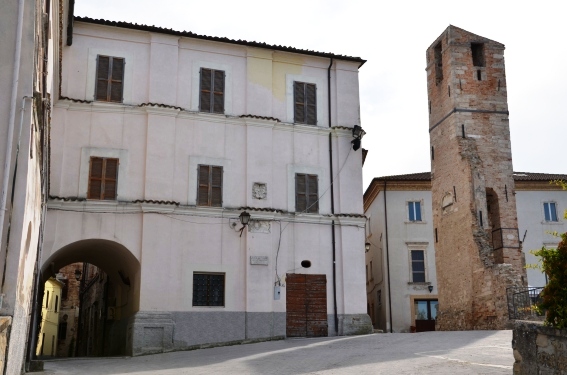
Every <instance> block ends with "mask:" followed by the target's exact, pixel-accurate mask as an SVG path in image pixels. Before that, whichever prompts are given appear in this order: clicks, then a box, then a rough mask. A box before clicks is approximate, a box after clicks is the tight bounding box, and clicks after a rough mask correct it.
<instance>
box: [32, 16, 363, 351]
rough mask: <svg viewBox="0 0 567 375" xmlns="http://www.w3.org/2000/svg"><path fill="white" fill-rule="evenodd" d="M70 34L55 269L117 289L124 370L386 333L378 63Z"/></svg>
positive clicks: (100, 32) (123, 32)
mask: <svg viewBox="0 0 567 375" xmlns="http://www.w3.org/2000/svg"><path fill="white" fill-rule="evenodd" d="M71 35H72V43H71V45H70V46H66V47H65V48H64V49H63V51H62V52H63V54H62V81H61V96H60V98H59V100H58V101H56V102H55V103H54V108H53V114H52V118H53V120H52V121H53V128H52V138H51V142H52V154H51V187H50V200H49V202H48V209H47V221H46V223H47V224H46V225H47V227H46V231H45V242H44V249H43V258H42V265H43V270H47V269H48V267H54V268H55V269H59V268H61V267H63V266H65V265H67V264H71V263H74V262H87V263H90V264H93V265H96V266H97V267H99V268H101V269H102V270H104V272H105V273H106V274H107V275H108V280H109V282H110V283H111V284H112V285H113V286H114V288H115V295H114V298H112V301H111V303H109V304H108V306H105V308H104V309H100V311H99V313H100V314H102V316H104V317H105V318H107V319H108V317H109V316H110V314H112V327H111V328H109V330H108V332H107V333H106V336H105V340H109V342H112V341H113V340H115V341H116V342H119V343H121V345H120V347H117V348H116V350H115V352H114V353H109V354H131V355H138V354H146V353H153V352H164V351H171V350H182V349H188V348H193V347H198V346H200V345H204V344H211V343H222V342H239V341H244V340H256V339H274V338H281V337H285V336H327V335H346V334H354V333H366V332H370V331H371V329H372V327H371V324H370V319H369V317H368V315H367V314H366V309H365V306H364V301H365V298H364V275H363V274H362V273H361V272H360V270H362V269H363V267H364V251H363V249H364V237H365V236H364V224H365V219H364V216H363V205H362V199H361V197H360V193H359V192H360V191H361V190H362V170H361V169H362V156H361V151H358V152H357V151H355V150H353V148H352V144H351V141H352V140H353V132H352V128H353V126H354V125H359V124H360V115H359V97H358V69H359V67H360V66H361V65H362V64H363V63H364V60H362V59H360V58H356V57H348V56H341V55H334V54H327V53H319V52H313V51H302V50H297V49H294V48H288V47H279V46H268V45H265V44H260V43H253V42H243V41H233V40H229V39H226V38H214V37H207V36H199V35H195V34H192V33H187V32H175V31H172V30H166V29H160V28H156V27H149V26H142V25H133V24H128V23H122V22H110V21H103V20H92V19H88V18H75V20H74V23H73V31H72V34H71ZM247 214H249V215H250V217H249V218H250V221H249V223H248V224H246V225H245V223H246V219H247V218H248V216H247ZM44 278H45V276H44Z"/></svg>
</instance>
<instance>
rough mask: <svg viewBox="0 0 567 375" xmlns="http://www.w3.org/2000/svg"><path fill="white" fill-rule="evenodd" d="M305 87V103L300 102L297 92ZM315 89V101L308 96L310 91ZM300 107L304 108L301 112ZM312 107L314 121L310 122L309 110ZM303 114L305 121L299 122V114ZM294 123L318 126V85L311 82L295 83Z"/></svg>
mask: <svg viewBox="0 0 567 375" xmlns="http://www.w3.org/2000/svg"><path fill="white" fill-rule="evenodd" d="M300 85H301V86H302V87H303V101H298V98H297V97H296V92H297V89H298V88H299V86H300ZM311 87H313V96H312V98H313V100H312V101H311V100H309V97H308V95H307V92H308V89H309V88H311ZM298 106H302V107H301V110H299V108H298ZM310 107H312V111H313V116H314V118H313V121H309V120H310V119H309V118H308V113H309V108H310ZM298 112H303V121H300V120H298V117H297V113H298ZM293 122H294V123H295V124H304V125H314V126H317V84H315V83H311V82H302V81H293Z"/></svg>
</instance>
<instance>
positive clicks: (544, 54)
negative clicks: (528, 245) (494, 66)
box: [75, 0, 567, 188]
mask: <svg viewBox="0 0 567 375" xmlns="http://www.w3.org/2000/svg"><path fill="white" fill-rule="evenodd" d="M560 5H561V2H560V1H549V0H547V1H546V0H543V1H542V0H540V1H538V2H533V1H530V2H528V1H522V0H520V1H518V0H516V1H503V0H500V1H499V0H492V1H484V0H477V1H472V2H470V1H455V0H452V1H417V0H416V1H376V0H375V1H361V0H350V1H336V0H327V1H323V0H301V1H299V0H287V1H280V2H275V1H266V0H264V1H258V0H240V1H235V0H230V1H224V0H217V1H214V2H213V1H191V0H161V1H155V0H153V1H149V0H119V1H117V0H76V3H75V15H78V16H87V17H91V18H104V19H107V20H113V21H127V22H136V23H143V24H147V25H155V26H161V27H166V28H171V29H174V30H180V31H183V30H186V31H192V32H194V33H198V34H205V35H211V36H221V37H228V38H231V39H244V40H248V41H258V42H266V43H269V44H277V45H285V46H293V47H297V48H302V49H310V50H316V51H321V52H332V53H336V54H343V55H350V56H359V57H362V58H363V59H366V60H368V62H367V63H366V64H364V65H363V66H362V68H361V69H360V76H359V79H360V98H361V108H360V110H361V125H362V127H363V128H364V129H365V130H366V131H367V135H366V136H365V137H364V139H363V142H362V146H363V147H364V148H367V149H368V150H369V153H368V157H367V159H366V164H365V166H364V187H365V188H366V186H367V185H368V184H369V183H370V181H371V180H372V178H373V177H379V176H386V175H395V174H405V173H414V172H424V171H429V170H430V169H431V168H430V162H429V133H428V113H427V83H426V74H425V50H426V49H427V47H428V46H429V45H430V44H431V43H432V42H433V41H434V40H435V39H436V38H437V37H438V36H439V35H440V34H441V33H442V32H443V31H444V30H445V29H446V28H447V26H449V25H450V24H451V25H455V26H458V27H460V28H463V29H465V30H468V31H470V32H472V33H475V34H478V35H481V36H484V37H486V38H489V39H492V40H496V41H498V42H501V43H503V44H505V45H506V51H505V55H504V56H505V61H506V76H507V86H508V105H509V110H510V128H511V137H512V155H513V161H514V170H515V171H521V172H542V173H567V167H566V166H565V162H566V160H565V154H566V153H565V152H561V149H562V148H564V147H565V144H566V141H567V120H566V119H567V42H566V40H565V36H567V31H566V29H565V13H564V11H562V10H561V9H562V7H560ZM340 125H347V124H340Z"/></svg>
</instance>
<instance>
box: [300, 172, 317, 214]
mask: <svg viewBox="0 0 567 375" xmlns="http://www.w3.org/2000/svg"><path fill="white" fill-rule="evenodd" d="M295 211H296V212H309V213H318V212H319V192H318V182H317V175H316V174H304V173H297V174H296V175H295Z"/></svg>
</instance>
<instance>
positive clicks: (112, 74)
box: [95, 55, 124, 103]
mask: <svg viewBox="0 0 567 375" xmlns="http://www.w3.org/2000/svg"><path fill="white" fill-rule="evenodd" d="M123 87H124V59H123V58H121V57H111V56H102V55H98V56H97V61H96V85H95V98H96V100H100V101H103V102H115V103H122V93H123Z"/></svg>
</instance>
